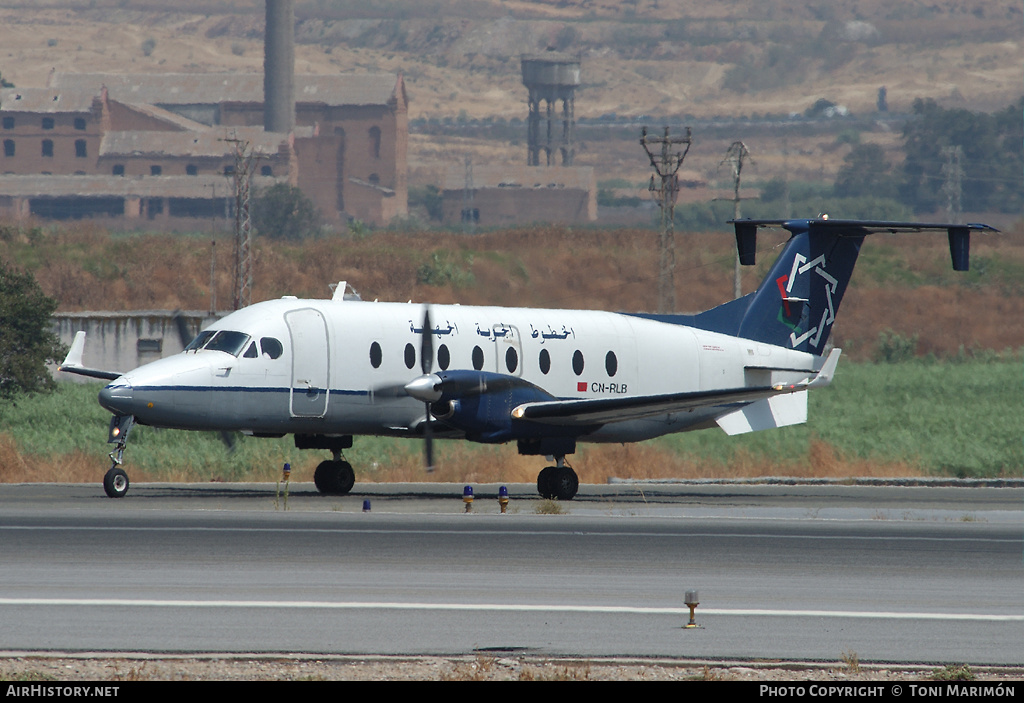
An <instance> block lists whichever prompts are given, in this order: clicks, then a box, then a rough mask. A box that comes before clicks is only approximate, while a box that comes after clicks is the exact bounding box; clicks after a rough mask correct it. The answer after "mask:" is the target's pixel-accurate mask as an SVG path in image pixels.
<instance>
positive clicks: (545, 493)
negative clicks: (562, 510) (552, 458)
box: [537, 466, 557, 500]
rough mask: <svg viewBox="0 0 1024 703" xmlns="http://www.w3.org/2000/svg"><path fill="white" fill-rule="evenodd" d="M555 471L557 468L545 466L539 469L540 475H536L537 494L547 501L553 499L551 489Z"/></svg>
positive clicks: (553, 495)
mask: <svg viewBox="0 0 1024 703" xmlns="http://www.w3.org/2000/svg"><path fill="white" fill-rule="evenodd" d="M556 470H557V468H556V467H554V466H547V467H545V468H543V469H541V470H540V473H539V474H537V492H538V493H540V495H541V496H542V497H544V498H548V499H549V500H550V499H551V498H554V497H555V494H554V491H553V489H552V476H553V475H554V472H555V471H556Z"/></svg>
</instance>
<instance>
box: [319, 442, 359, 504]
mask: <svg viewBox="0 0 1024 703" xmlns="http://www.w3.org/2000/svg"><path fill="white" fill-rule="evenodd" d="M313 483H314V484H316V489H317V490H318V491H320V492H321V493H323V494H324V495H329V496H343V495H345V494H346V493H348V492H349V491H351V490H352V486H354V485H355V483H356V472H355V471H353V470H352V464H350V463H348V462H347V461H345V460H344V459H342V458H341V453H340V452H338V453H336V454H335V457H334V460H333V461H332V460H330V459H328V460H327V461H321V462H320V465H319V466H317V467H316V471H315V472H313Z"/></svg>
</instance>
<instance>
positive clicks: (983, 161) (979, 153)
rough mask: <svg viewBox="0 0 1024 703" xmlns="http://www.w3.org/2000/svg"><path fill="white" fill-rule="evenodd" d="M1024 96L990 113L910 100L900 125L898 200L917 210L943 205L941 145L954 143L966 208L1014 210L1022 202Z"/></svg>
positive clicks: (1017, 210) (926, 101)
mask: <svg viewBox="0 0 1024 703" xmlns="http://www.w3.org/2000/svg"><path fill="white" fill-rule="evenodd" d="M1022 110H1024V98H1021V99H1020V100H1018V101H1017V102H1016V103H1015V104H1013V105H1011V106H1010V107H1008V108H1006V109H1004V110H1002V111H1000V112H997V113H995V114H987V113H975V112H971V111H969V110H963V109H956V110H946V109H943V108H941V107H939V106H938V105H937V104H936V103H935V101H934V100H930V99H929V100H921V99H918V100H915V101H914V119H912V120H910V121H908V122H907V124H906V126H905V127H904V128H903V150H904V152H905V154H906V158H905V160H904V162H903V176H902V182H901V184H900V188H899V192H900V197H901V199H902V200H903V201H904V202H906V203H907V204H908V205H912V206H913V207H914V209H915V210H917V211H919V212H928V211H932V210H936V209H938V208H940V207H941V206H942V205H944V204H945V196H943V194H942V185H943V183H944V181H945V177H944V175H943V172H942V168H943V165H944V164H945V163H946V160H947V159H946V156H945V152H944V150H945V149H946V148H947V147H952V146H959V147H960V148H961V150H962V154H963V158H962V161H961V164H960V165H961V168H962V170H963V177H962V179H961V188H962V202H963V206H964V210H966V211H967V212H978V211H981V210H988V209H992V210H1000V211H1002V212H1019V211H1020V209H1021V207H1024V151H1022V142H1024V120H1022V118H1021V112H1022Z"/></svg>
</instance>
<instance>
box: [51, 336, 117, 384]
mask: <svg viewBox="0 0 1024 703" xmlns="http://www.w3.org/2000/svg"><path fill="white" fill-rule="evenodd" d="M84 351H85V332H81V331H80V332H76V333H75V340H74V341H73V342H72V343H71V349H70V350H69V351H68V355H67V356H66V357H65V358H64V362H63V363H62V364H61V365H60V366H58V367H57V370H58V371H63V372H65V373H73V374H78V375H79V376H88V377H89V378H102V379H106V380H108V381H113V380H114V379H115V378H121V376H123V375H124V374H123V373H120V372H118V371H102V370H100V369H90V368H86V367H85V366H83V365H82V353H83V352H84Z"/></svg>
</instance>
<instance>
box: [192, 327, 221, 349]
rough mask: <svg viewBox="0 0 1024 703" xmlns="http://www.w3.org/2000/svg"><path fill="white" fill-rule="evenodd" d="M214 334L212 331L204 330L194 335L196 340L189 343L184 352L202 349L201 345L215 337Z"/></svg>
mask: <svg viewBox="0 0 1024 703" xmlns="http://www.w3.org/2000/svg"><path fill="white" fill-rule="evenodd" d="M215 334H216V332H214V331H213V330H206V331H205V332H200V333H199V334H197V335H196V338H195V339H193V340H192V341H191V342H189V345H188V346H187V347H185V351H198V350H200V349H202V348H203V345H204V344H206V343H207V342H209V341H210V338H212V337H213V335H215Z"/></svg>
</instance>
